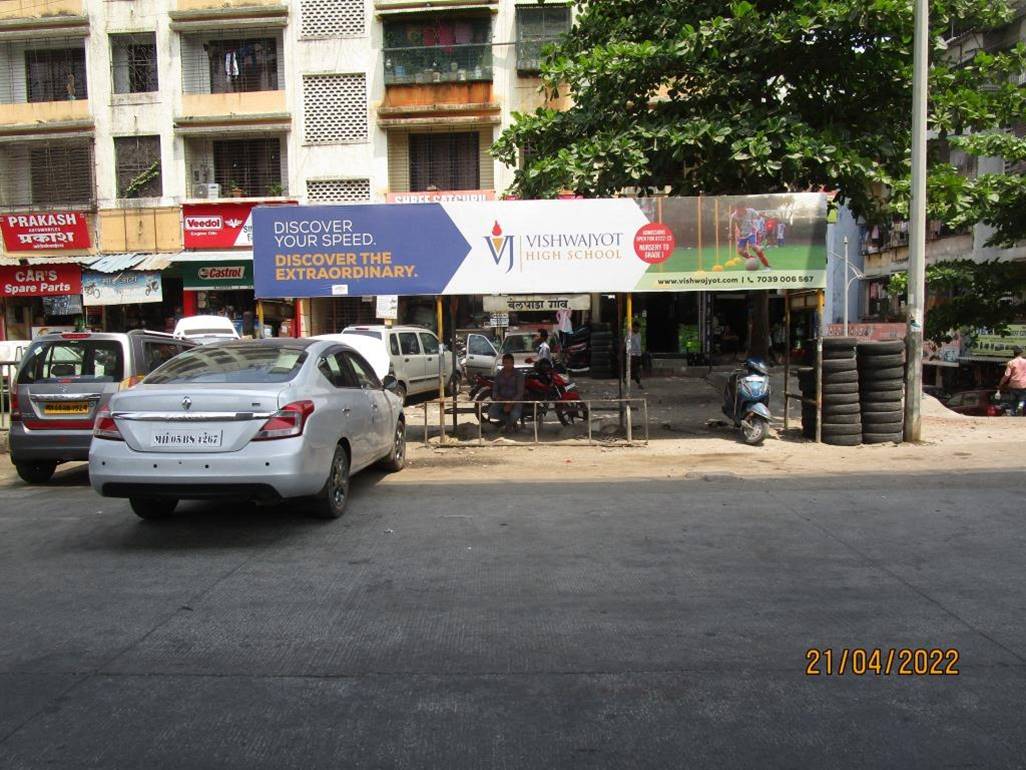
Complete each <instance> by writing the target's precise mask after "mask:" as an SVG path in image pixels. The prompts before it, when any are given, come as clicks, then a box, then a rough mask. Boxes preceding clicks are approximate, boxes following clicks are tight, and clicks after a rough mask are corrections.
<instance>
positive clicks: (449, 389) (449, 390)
mask: <svg viewBox="0 0 1026 770" xmlns="http://www.w3.org/2000/svg"><path fill="white" fill-rule="evenodd" d="M459 389H460V378H459V375H458V374H455V373H454V374H453V375H452V376H451V377H450V378H449V381H448V382H447V383H445V395H447V396H451V395H453V394H455V393H457V392H458V391H459Z"/></svg>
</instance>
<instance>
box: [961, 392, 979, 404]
mask: <svg viewBox="0 0 1026 770" xmlns="http://www.w3.org/2000/svg"><path fill="white" fill-rule="evenodd" d="M962 405H963V406H979V405H980V396H979V394H978V393H966V394H965V401H963V404H962Z"/></svg>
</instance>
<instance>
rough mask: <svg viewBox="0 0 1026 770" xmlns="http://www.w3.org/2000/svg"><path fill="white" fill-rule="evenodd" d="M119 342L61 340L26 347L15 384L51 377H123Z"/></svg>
mask: <svg viewBox="0 0 1026 770" xmlns="http://www.w3.org/2000/svg"><path fill="white" fill-rule="evenodd" d="M123 366H124V364H123V352H122V349H121V344H120V343H118V342H115V341H113V340H102V341H101V340H96V341H93V340H61V341H60V342H44V343H41V344H39V345H35V346H33V347H31V348H29V350H28V352H27V353H26V354H25V362H24V363H23V364H22V367H21V371H20V372H19V373H18V384H20V385H30V384H32V383H34V382H40V381H44V380H49V379H53V378H61V379H64V378H75V379H78V378H88V379H89V380H92V381H100V382H120V381H121V380H122V379H123V375H122V372H123Z"/></svg>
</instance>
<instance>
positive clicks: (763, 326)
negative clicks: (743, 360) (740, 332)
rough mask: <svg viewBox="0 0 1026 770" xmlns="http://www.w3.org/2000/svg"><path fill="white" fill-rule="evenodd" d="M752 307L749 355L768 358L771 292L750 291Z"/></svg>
mask: <svg viewBox="0 0 1026 770" xmlns="http://www.w3.org/2000/svg"><path fill="white" fill-rule="evenodd" d="M749 301H750V303H751V305H750V306H751V308H752V323H751V334H750V336H749V339H748V355H749V356H753V357H758V358H762V359H766V358H767V357H768V356H769V342H770V339H769V335H770V324H769V292H767V291H753V292H749Z"/></svg>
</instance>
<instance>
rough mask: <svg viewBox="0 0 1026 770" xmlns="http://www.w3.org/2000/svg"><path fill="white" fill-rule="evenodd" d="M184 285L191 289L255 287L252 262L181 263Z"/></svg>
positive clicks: (211, 289)
mask: <svg viewBox="0 0 1026 770" xmlns="http://www.w3.org/2000/svg"><path fill="white" fill-rule="evenodd" d="M180 266H181V270H182V287H183V288H185V289H189V290H190V291H218V290H221V291H228V290H231V289H252V288H253V263H252V262H213V263H210V264H204V263H198V262H182V263H180Z"/></svg>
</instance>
